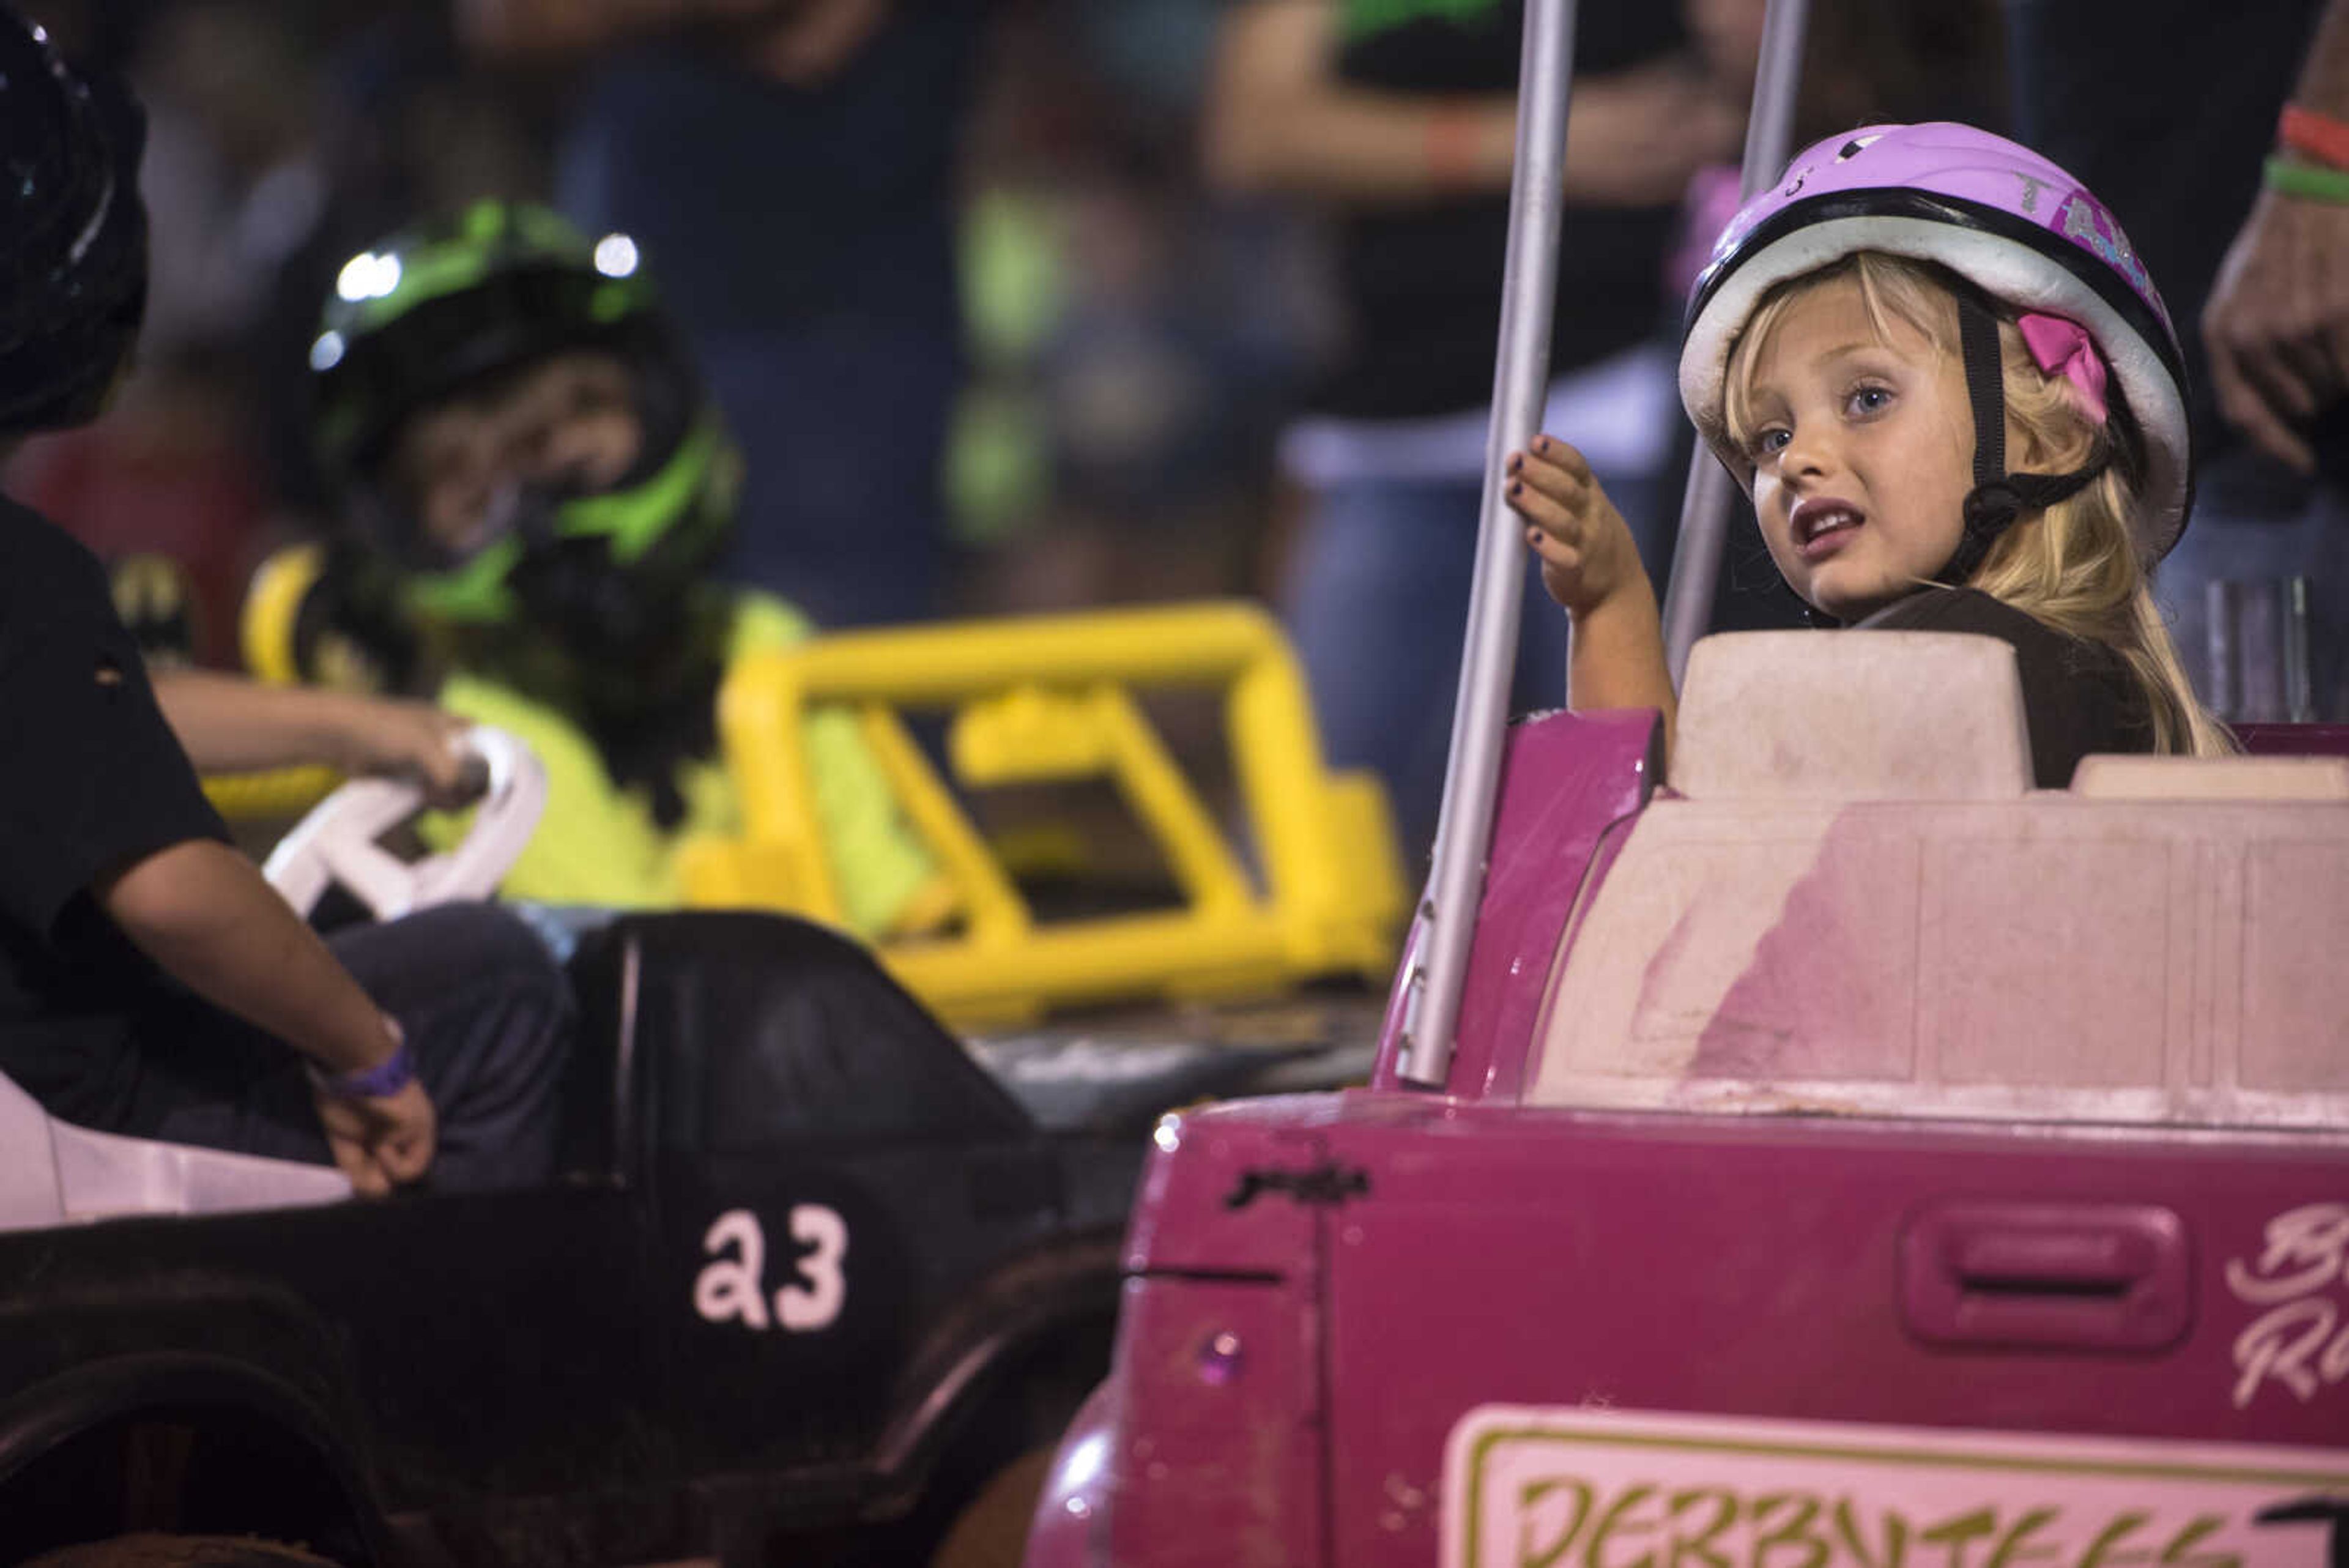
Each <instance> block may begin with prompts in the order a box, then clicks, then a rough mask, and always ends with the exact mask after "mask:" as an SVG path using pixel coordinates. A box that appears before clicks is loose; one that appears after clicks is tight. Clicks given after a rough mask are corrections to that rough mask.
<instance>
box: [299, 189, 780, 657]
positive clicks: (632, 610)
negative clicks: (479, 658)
mask: <svg viewBox="0 0 2349 1568" xmlns="http://www.w3.org/2000/svg"><path fill="white" fill-rule="evenodd" d="M574 348H602V349H605V350H607V351H610V352H612V353H614V354H616V355H617V356H618V357H619V358H621V359H622V360H624V361H625V362H626V364H627V365H628V367H629V369H630V372H631V380H632V384H633V386H634V389H635V399H636V414H637V417H638V419H639V420H640V421H642V423H643V426H644V447H643V451H642V453H641V455H640V456H639V457H638V459H637V461H636V464H635V466H634V467H633V468H632V469H631V471H630V472H628V473H626V474H625V475H623V476H622V477H621V478H620V480H619V481H618V482H617V483H615V484H613V485H611V486H610V487H608V488H606V489H605V490H602V491H600V492H596V493H591V494H559V495H547V496H543V497H539V498H537V500H536V502H535V503H534V504H533V505H532V506H530V507H526V508H523V509H522V511H521V512H520V513H519V514H518V516H517V520H516V522H515V524H514V525H513V526H512V528H511V529H509V530H508V531H507V532H506V533H504V534H503V535H500V536H499V537H497V538H495V539H493V540H492V541H490V542H488V543H487V544H485V545H482V546H481V548H479V549H478V550H476V551H474V552H473V553H471V555H468V556H464V557H462V558H455V557H451V556H447V555H445V554H440V553H437V552H436V551H435V550H434V548H433V546H432V545H430V544H429V541H427V540H425V539H424V538H423V530H422V528H421V525H420V524H419V521H418V519H417V518H416V517H415V516H414V515H413V514H412V511H411V510H410V505H409V502H408V501H407V500H406V498H403V497H399V496H396V495H393V494H391V493H389V491H388V487H387V486H386V484H385V483H384V473H383V469H384V465H385V462H386V459H387V458H388V454H389V451H390V448H391V443H392V441H393V438H394V437H395V436H396V435H397V434H398V431H399V429H400V427H401V425H402V424H403V423H404V422H405V421H407V420H408V419H409V416H411V415H413V414H415V413H417V412H419V410H423V409H426V408H429V407H430V406H431V405H433V404H435V403H437V402H440V401H441V400H444V399H446V398H448V397H450V395H451V394H453V393H455V392H457V391H458V390H459V389H461V388H463V387H465V386H466V385H467V384H469V383H472V382H476V381H479V380H481V379H483V378H486V377H492V376H494V375H497V374H498V373H500V372H502V371H504V370H507V369H512V368H514V367H517V366H521V365H525V364H528V363H529V362H531V361H533V360H535V359H540V358H546V357H547V356H550V355H553V354H556V353H560V352H563V351H565V350H568V349H574ZM310 366H311V369H313V370H314V371H315V372H316V377H317V380H316V389H317V394H318V425H317V440H318V447H319V452H320V455H321V456H322V458H323V459H324V460H325V462H326V470H327V472H328V473H329V474H330V475H331V476H332V477H333V478H334V479H335V480H336V483H340V484H342V485H344V486H345V487H346V488H347V489H348V490H349V491H350V493H352V497H353V500H354V503H355V506H356V510H357V513H358V514H359V517H360V521H361V522H362V524H364V525H366V526H367V529H368V531H369V532H371V533H372V534H374V535H376V537H377V543H378V545H380V546H381V547H382V548H383V549H384V550H385V551H386V553H387V554H388V555H389V556H391V557H392V559H393V561H394V562H395V563H396V565H397V566H398V568H399V571H400V574H401V577H402V585H401V597H402V598H403V599H404V600H405V601H406V602H407V603H408V605H409V607H410V608H412V609H414V610H416V611H418V612H420V613H422V614H424V615H426V616H428V617H431V618H437V619H440V620H443V621H447V622H451V623H457V624H465V625H475V626H494V625H498V624H500V623H503V622H506V621H510V620H512V619H513V618H516V617H517V615H518V614H520V613H521V612H523V610H524V609H525V608H527V609H529V610H530V611H532V612H533V614H532V615H531V616H530V618H531V619H532V620H533V622H536V623H539V624H541V625H544V626H546V627H547V628H548V629H553V630H555V631H557V632H558V633H560V634H564V635H566V636H568V637H569V638H570V639H573V640H576V641H578V642H580V643H582V644H583V645H585V644H591V643H592V644H595V645H597V646H602V647H605V648H625V647H626V646H627V645H628V644H630V643H631V642H633V641H634V640H635V639H636V635H637V633H638V632H639V631H640V630H641V629H642V628H637V627H636V622H637V621H639V620H642V619H645V618H647V615H655V614H657V612H658V609H659V607H660V606H661V605H662V604H663V603H664V602H665V601H666V600H667V598H668V597H670V596H672V595H673V594H674V593H675V592H676V591H678V590H679V589H681V588H683V587H686V586H687V585H688V584H690V583H691V582H694V581H696V580H698V578H699V577H700V576H701V575H702V574H703V573H704V572H705V571H706V570H707V569H708V567H709V564H710V562H711V561H712V559H713V558H714V557H715V556H716V554H717V552H718V549H719V545H722V543H723V542H724V539H725V536H726V534H727V532H728V530H729V529H730V526H731V524H732V522H733V512H734V504H735V502H736V499H737V497H738V494H739V491H740V458H739V456H738V455H737V453H736V452H735V449H734V446H733V443H732V441H731V440H730V437H729V436H728V435H727V433H726V431H725V428H724V424H723V421H721V420H720V419H719V415H718V411H717V409H716V406H715V405H714V404H713V403H712V402H710V400H709V399H708V397H707V396H706V395H705V393H704V392H703V389H702V388H701V385H700V381H699V379H698V377H697V376H696V375H695V374H694V372H693V370H692V368H691V365H690V362H689V360H688V357H687V354H686V351H685V348H684V347H683V344H682V343H681V341H680V340H679V339H678V335H677V333H676V331H675V329H674V327H672V326H671V325H670V323H669V321H668V319H667V316H666V315H665V314H664V313H663V312H662V310H661V309H660V307H659V305H658V303H657V299H656V297H655V295H654V292H653V288H652V285H651V283H650V281H649V279H648V278H647V276H646V275H645V272H644V270H643V268H642V267H641V266H640V265H638V258H637V255H636V246H635V244H633V243H632V242H630V241H629V240H628V239H627V238H626V236H625V235H621V234H607V235H605V236H604V237H603V238H602V239H601V240H596V241H590V240H589V239H588V238H587V237H586V236H585V234H581V233H580V232H579V231H578V230H577V229H575V228H574V227H573V226H572V225H571V223H569V222H568V221H566V220H565V219H564V218H563V217H562V216H561V215H559V214H558V213H554V212H553V211H551V210H549V209H547V208H544V207H538V206H531V205H526V204H522V203H508V202H477V203H475V204H474V205H473V206H472V207H471V208H469V209H468V210H467V211H466V212H465V213H463V214H462V215H461V216H460V217H459V218H458V219H456V220H455V221H454V222H453V223H442V224H438V225H435V226H432V227H429V228H425V229H420V230H417V231H414V232H412V233H407V234H398V235H395V236H393V237H392V238H390V239H388V240H386V241H384V242H382V243H381V244H378V245H376V246H375V247H373V248H372V249H369V250H367V251H364V252H361V253H360V254H358V255H356V256H354V257H352V258H351V259H350V260H349V261H348V262H347V263H345V264H344V265H343V268H342V271H341V273H340V275H339V276H338V277H337V278H336V285H335V290H334V293H333V295H332V296H331V297H329V298H328V300H327V301H326V312H325V317H324V320H323V321H322V322H321V326H320V331H319V334H318V336H317V337H316V340H315V341H314V342H313V343H312V345H311V349H310Z"/></svg>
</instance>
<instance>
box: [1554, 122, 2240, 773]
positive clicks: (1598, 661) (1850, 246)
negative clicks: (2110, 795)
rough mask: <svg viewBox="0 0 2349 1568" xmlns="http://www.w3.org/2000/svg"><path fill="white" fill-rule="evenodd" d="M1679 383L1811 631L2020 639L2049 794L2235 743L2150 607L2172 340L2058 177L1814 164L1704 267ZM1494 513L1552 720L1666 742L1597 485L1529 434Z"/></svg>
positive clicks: (1892, 149)
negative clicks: (2127, 766)
mask: <svg viewBox="0 0 2349 1568" xmlns="http://www.w3.org/2000/svg"><path fill="white" fill-rule="evenodd" d="M1680 376H1681V398H1682V403H1683V404H1684V405H1685V406H1686V408H1687V409H1688V411H1689V416H1690V417H1691V418H1692V419H1693V420H1694V421H1696V425H1697V429H1698V430H1699V431H1700V432H1701V433H1702V435H1703V436H1704V438H1705V440H1706V441H1707V442H1708V443H1709V444H1710V445H1711V446H1712V448H1713V452H1714V453H1715V454H1716V455H1717V456H1719V457H1720V459H1721V461H1722V462H1723V463H1724V464H1726V465H1727V466H1728V468H1729V470H1730V472H1732V473H1733V474H1735V475H1736V476H1737V477H1738V480H1739V482H1740V483H1743V484H1744V486H1745V488H1746V492H1747V493H1748V494H1749V495H1750V496H1751V497H1752V498H1753V501H1754V514H1755V516H1756V517H1757V519H1758V520H1759V522H1760V524H1761V527H1762V534H1763V537H1764V541H1765V542H1766V543H1767V545H1768V546H1769V550H1770V555H1771V558H1772V559H1773V560H1774V561H1775V563H1776V564H1777V567H1778V570H1779V572H1780V573H1781V574H1782V575H1783V576H1785V579H1786V583H1787V585H1788V586H1789V587H1792V588H1793V589H1794V590H1795V593H1796V594H1798V595H1799V596H1801V597H1802V598H1803V600H1804V601H1805V602H1806V604H1807V605H1809V606H1810V607H1811V611H1812V616H1813V618H1814V619H1817V620H1822V621H1824V622H1826V624H1829V625H1841V626H1854V627H1863V628H1868V627H1875V628H1898V629H1903V630H1939V631H1967V632H1976V633H1980V634H1983V635H1986V636H1992V637H1997V638H2000V639H2003V640H2005V641H2006V642H2008V643H2009V644H2011V645H2012V646H2013V649H2014V650H2015V659H2016V663H2017V665H2018V667H2019V669H2020V671H2021V674H2022V679H2023V703H2024V713H2025V717H2026V720H2027V722H2028V724H2029V728H2030V732H2031V746H2032V754H2033V764H2034V772H2035V773H2036V775H2037V780H2038V783H2039V784H2040V785H2041V787H2043V788H2057V789H2060V788H2063V787H2064V785H2066V784H2069V783H2070V782H2071V776H2072V771H2073V769H2074V767H2075V765H2076V764H2077V763H2078V762H2079V760H2080V758H2081V757H2083V756H2085V755H2086V754H2088V753H2091V752H2116V751H2117V752H2146V751H2154V752H2179V753H2195V754H2198V755H2209V754H2214V753H2221V752H2224V751H2227V750H2230V749H2231V748H2230V741H2229V740H2228V738H2227V736H2226V734H2225V732H2223V731H2222V730H2220V727H2219V726H2218V724H2217V723H2216V722H2214V721H2213V720H2212V719H2211V718H2210V717H2209V714H2208V713H2206V712H2205V711H2203V709H2202V708H2201V706H2200V705H2199V703H2198V702H2197V701H2196V700H2195V697H2194V694H2193V691H2192V690H2191V689H2190V688H2189V685H2188V684H2187V681H2186V678H2185V676H2184V674H2183V672H2182V671H2181V670H2180V669H2179V666H2178V658H2177V654H2176V652H2175V650H2174V649H2172V648H2171V646H2170V642H2169V637H2168V632H2167V631H2166V630H2165V628H2163V625H2162V622H2161V618H2160V615H2159V613H2158V611H2157V610H2156V608H2155V607H2154V604H2153V600H2152V597H2151V595H2150V594H2149V593H2148V591H2147V572H2148V571H2149V570H2150V568H2151V566H2153V564H2154V563H2155V562H2156V561H2158V560H2159V559H2160V558H2161V556H2163V555H2164V554H2165V553H2166V552H2167V551H2168V548H2169V547H2170V545H2172V544H2174V543H2175V542H2176V540H2177V537H2178V532H2179V530H2180V529H2181V528H2182V527H2183V526H2184V524H2185V518H2186V513H2187V507H2188V504H2189V500H2190V495H2191V464H2192V454H2191V452H2190V451H2189V446H2188V440H2187V433H2186V400H2185V372H2184V369H2183V365H2182V361H2181V359H2180V357H2179V352H2178V340H2177V336H2176V334H2175V333H2174V332H2173V331H2172V329H2171V327H2170V325H2169V319H2168V314H2167V313H2166V312H2165V310H2164V309H2163V307H2162V304H2161V300H2160V296H2158V294H2157V293H2156V292H2155V291H2154V287H2153V285H2152V282H2151V280H2150V279H2148V278H2147V276H2146V274H2145V269H2144V267H2143V265H2141V264H2139V263H2138V261H2137V257H2136V255H2135V254H2134V253H2133V252H2132V251H2131V250H2130V249H2129V246H2128V242H2127V238H2126V237H2124V236H2123V234H2122V233H2121V230H2120V226H2119V225H2118V224H2117V223H2115V222H2114V221H2113V219H2112V216H2111V214H2109V213H2106V211H2105V210H2104V209H2103V207H2101V206H2100V205H2098V204H2097V202H2095V198H2094V197H2092V196H2090V195H2089V194H2088V192H2085V191H2084V190H2082V189H2080V188H2079V186H2078V184H2077V182H2075V181H2073V180H2072V179H2071V178H2070V176H2068V175H2066V174H2065V173H2064V171H2062V170H2060V169H2058V168H2056V167H2055V166H2054V164H2052V163H2049V162H2048V161H2045V160H2044V159H2042V158H2040V157H2038V156H2037V155H2035V154H2033V153H2032V152H2030V151H2027V150H2025V149H2023V148H2022V147H2018V146H2016V145H2015V144H2014V143H2013V142H2011V141H2008V140H2004V139H2002V138H2000V137H1996V136H1992V135H1989V134H1988V133H1986V132H1983V131H1979V130H1971V129H1969V128H1967V127H1964V126H1959V125H1914V126H1877V127H1872V128H1870V129H1868V130H1858V131H1854V132H1852V133H1850V134H1849V135H1847V136H1840V137H1831V138H1829V139H1828V140H1825V141H1821V142H1818V143H1816V145H1814V146H1812V147H1810V148H1808V149H1806V151H1804V152H1802V153H1801V154H1800V155H1799V156H1797V157H1796V158H1795V161H1794V162H1793V164H1792V166H1791V167H1790V168H1789V169H1788V171H1787V173H1786V177H1785V180H1784V181H1782V182H1780V183H1779V185H1778V186H1777V187H1776V188H1775V189H1774V190H1772V191H1769V192H1765V193H1764V194H1763V195H1761V196H1759V197H1757V198H1755V199H1754V201H1752V202H1748V203H1747V204H1746V206H1745V207H1744V210H1743V211H1741V212H1740V213H1738V214H1737V216H1736V217H1735V218H1734V219H1733V220H1732V221H1731V223H1730V224H1729V227H1728V228H1727V229H1726V230H1724V231H1723V234H1722V237H1721V239H1720V241H1719V242H1718V243H1717V244H1715V245H1714V247H1713V261H1712V264H1711V265H1709V266H1708V267H1707V268H1706V270H1705V273H1704V275H1703V276H1702V277H1701V278H1700V279H1699V280H1698V282H1697V286H1696V291H1695V296H1694V297H1693V299H1692V302H1691V307H1690V311H1689V317H1688V327H1687V330H1686V333H1685V335H1684V336H1683V338H1682V350H1681V373H1680ZM2010 462H2012V464H2013V466H2012V469H2010V466H2009V465H2010ZM1509 500H1510V504H1512V505H1513V506H1514V507H1515V508H1516V511H1517V513H1518V514H1520V515H1521V516H1523V517H1524V518H1525V519H1526V523H1527V524H1529V526H1528V528H1527V530H1526V536H1527V539H1528V541H1529V542H1530V543H1531V544H1532V545H1533V547H1534V550H1535V552H1536V553H1537V555H1538V556H1540V557H1541V561H1542V576H1543V579H1544V581H1545V582H1546V583H1547V586H1548V587H1549V590H1550V593H1551V594H1552V596H1553V597H1556V598H1557V601H1558V602H1559V603H1560V604H1561V605H1563V606H1565V607H1566V609H1567V611H1568V615H1569V616H1570V617H1571V618H1572V619H1573V623H1574V634H1573V644H1572V653H1571V656H1570V660H1569V664H1568V688H1569V700H1570V701H1571V702H1572V704H1573V705H1574V706H1575V707H1577V708H1602V707H1608V708H1612V707H1640V706H1647V707H1655V708H1659V709H1661V710H1662V711H1663V713H1664V716H1665V722H1666V725H1667V730H1666V733H1667V737H1668V739H1669V736H1670V725H1671V720H1672V716H1673V712H1674V708H1675V702H1674V697H1673V693H1672V690H1671V680H1670V677H1669V676H1668V675H1667V673H1666V671H1665V666H1664V653H1663V641H1662V637H1661V623H1660V620H1659V617H1658V613H1657V608H1656V597H1655V592H1654V589H1653V588H1652V587H1651V585H1650V583H1649V582H1648V579H1647V577H1646V575H1645V574H1644V573H1643V572H1642V571H1641V569H1640V561H1639V556H1638V555H1637V553H1636V551H1635V550H1634V549H1633V548H1632V545H1631V536H1630V530H1629V529H1628V528H1627V527H1626V526H1625V524H1624V522H1623V519H1622V518H1621V516H1620V515H1619V514H1618V513H1617V512H1616V510H1615V508H1614V506H1613V505H1612V504H1610V503H1609V501H1608V499H1607V497H1606V495H1605V493H1603V492H1602V491H1601V490H1600V489H1599V487H1598V485H1596V484H1595V483H1592V481H1591V479H1590V473H1589V469H1588V465H1587V464H1585V463H1584V462H1583V461H1582V460H1581V457H1580V456H1579V454H1578V453H1577V452H1574V450H1573V449H1572V448H1571V447H1568V446H1567V445H1565V444H1564V443H1562V442H1560V441H1555V440H1553V439H1551V438H1549V437H1547V436H1544V437H1539V438H1537V440H1536V441H1534V442H1533V444H1532V447H1531V449H1530V450H1529V451H1527V452H1519V453H1516V455H1514V456H1513V457H1511V458H1510V460H1509Z"/></svg>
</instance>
